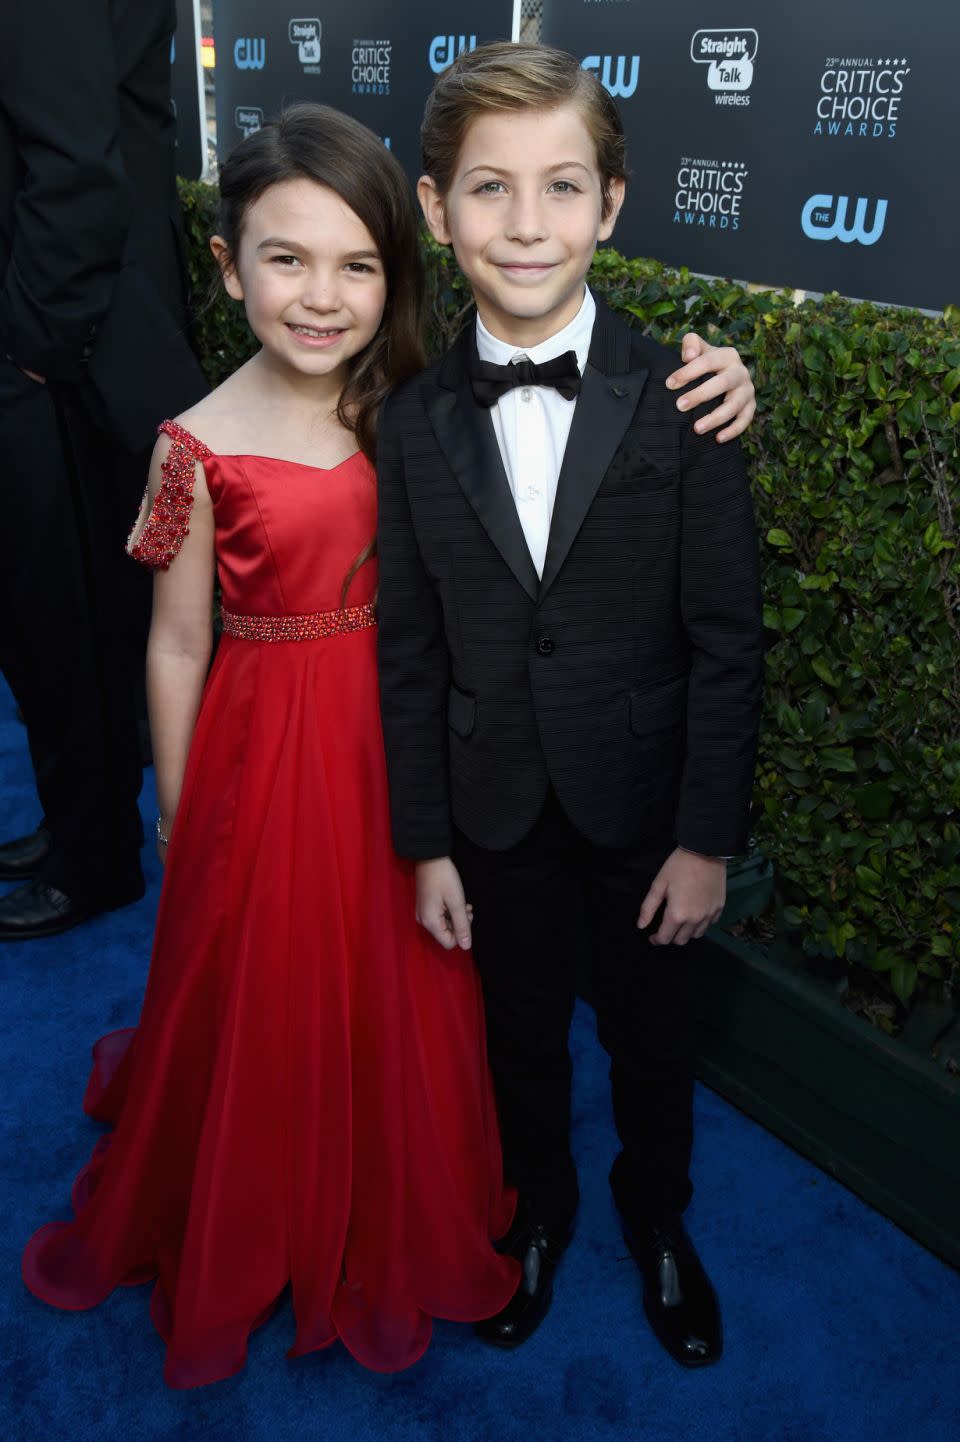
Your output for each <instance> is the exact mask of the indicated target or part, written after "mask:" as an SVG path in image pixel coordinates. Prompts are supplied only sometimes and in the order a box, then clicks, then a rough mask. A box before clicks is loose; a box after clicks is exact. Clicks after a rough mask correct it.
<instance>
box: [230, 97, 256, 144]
mask: <svg viewBox="0 0 960 1442" xmlns="http://www.w3.org/2000/svg"><path fill="white" fill-rule="evenodd" d="M233 123H234V125H235V126H236V127H237V129H238V130H239V132H240V134H241V135H242V136H243V138H244V140H246V139H247V138H248V137H249V136H251V135H256V133H257V131H258V130H259V129H260V127H261V125H262V124H263V111H262V110H261V109H260V107H259V106H257V105H238V106H237V108H236V110H235V111H234V112H233Z"/></svg>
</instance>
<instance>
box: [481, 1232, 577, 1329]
mask: <svg viewBox="0 0 960 1442" xmlns="http://www.w3.org/2000/svg"><path fill="white" fill-rule="evenodd" d="M564 1245H565V1243H564V1244H563V1245H559V1244H558V1243H557V1242H555V1241H554V1240H553V1239H552V1238H550V1237H548V1236H547V1232H546V1229H545V1228H544V1227H542V1226H539V1225H538V1224H537V1223H535V1222H529V1221H522V1222H515V1223H514V1225H513V1227H511V1229H510V1231H509V1232H508V1233H507V1236H506V1237H505V1238H504V1240H503V1242H502V1243H501V1244H500V1248H499V1249H500V1251H502V1252H507V1253H508V1254H509V1255H510V1256H512V1257H516V1258H517V1259H518V1261H519V1262H520V1265H521V1267H522V1268H523V1271H522V1274H521V1277H520V1285H519V1287H518V1288H517V1290H516V1291H515V1292H514V1294H513V1296H512V1297H511V1298H510V1301H509V1302H508V1303H507V1305H506V1306H505V1307H504V1308H503V1310H502V1311H500V1312H498V1313H497V1314H496V1316H495V1317H488V1318H487V1319H486V1320H485V1321H483V1322H477V1323H476V1325H475V1326H474V1331H475V1332H476V1334H477V1336H478V1337H480V1338H481V1340H482V1341H484V1342H489V1343H490V1345H491V1346H492V1347H504V1348H511V1347H519V1346H520V1344H521V1342H525V1341H526V1340H527V1338H528V1337H532V1336H533V1334H534V1332H535V1331H536V1330H537V1328H538V1327H539V1325H540V1323H541V1322H542V1321H543V1319H544V1317H545V1316H546V1315H547V1313H548V1312H549V1310H550V1303H551V1302H552V1301H553V1274H554V1271H555V1270H556V1266H557V1263H558V1262H559V1260H560V1258H561V1257H562V1256H563V1248H564Z"/></svg>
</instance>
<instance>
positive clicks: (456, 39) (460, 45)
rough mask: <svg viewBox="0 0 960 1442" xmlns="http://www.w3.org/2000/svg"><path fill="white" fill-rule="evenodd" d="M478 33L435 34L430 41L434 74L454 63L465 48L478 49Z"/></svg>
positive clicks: (431, 67)
mask: <svg viewBox="0 0 960 1442" xmlns="http://www.w3.org/2000/svg"><path fill="white" fill-rule="evenodd" d="M476 48H477V37H476V35H435V36H434V37H433V39H432V40H431V41H430V69H431V70H432V71H433V73H434V75H439V74H440V72H441V70H446V68H447V66H448V65H452V64H453V62H454V61H455V60H456V58H457V56H458V55H462V54H463V52H464V51H465V50H476Z"/></svg>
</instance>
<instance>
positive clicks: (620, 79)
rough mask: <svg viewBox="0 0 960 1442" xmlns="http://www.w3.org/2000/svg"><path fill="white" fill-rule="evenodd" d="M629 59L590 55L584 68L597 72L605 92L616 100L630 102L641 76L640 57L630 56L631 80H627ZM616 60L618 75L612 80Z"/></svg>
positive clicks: (585, 61)
mask: <svg viewBox="0 0 960 1442" xmlns="http://www.w3.org/2000/svg"><path fill="white" fill-rule="evenodd" d="M627 59H628V57H627V56H626V55H617V56H613V55H603V56H600V55H588V56H587V58H586V59H585V60H584V62H583V68H584V70H594V71H596V72H597V73H598V74H599V76H600V82H601V84H602V85H603V88H604V90H608V91H609V92H610V94H611V95H612V96H613V98H614V99H615V100H616V99H618V98H619V99H621V100H629V99H630V96H631V95H632V94H633V92H634V91H635V90H636V88H637V79H638V77H639V75H640V56H639V55H631V56H629V60H630V79H629V80H627ZM614 60H616V62H617V75H616V79H611V75H612V72H613V62H614Z"/></svg>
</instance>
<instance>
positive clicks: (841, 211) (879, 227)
mask: <svg viewBox="0 0 960 1442" xmlns="http://www.w3.org/2000/svg"><path fill="white" fill-rule="evenodd" d="M849 204H850V201H849V198H848V197H847V196H846V195H838V196H837V205H836V210H834V208H833V196H832V195H811V197H810V199H809V200H808V201H807V203H806V205H805V206H804V207H803V214H802V215H801V217H800V224H801V225H802V227H803V233H804V235H805V236H807V237H808V238H809V239H810V240H841V241H843V243H844V245H849V244H850V243H851V241H854V240H856V241H859V242H860V244H861V245H875V244H876V242H877V241H878V240H879V239H880V237H881V235H882V234H883V227H884V224H885V222H886V219H887V202H886V201H885V200H878V201H877V202H876V206H877V208H876V211H875V212H874V217H873V225H872V226H871V227H870V229H869V230H868V229H867V206H868V205H869V204H870V202H869V200H867V199H866V198H865V197H864V196H862V195H860V196H858V197H857V208H856V210H855V212H854V216H853V224H852V225H847V206H848V205H849Z"/></svg>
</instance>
